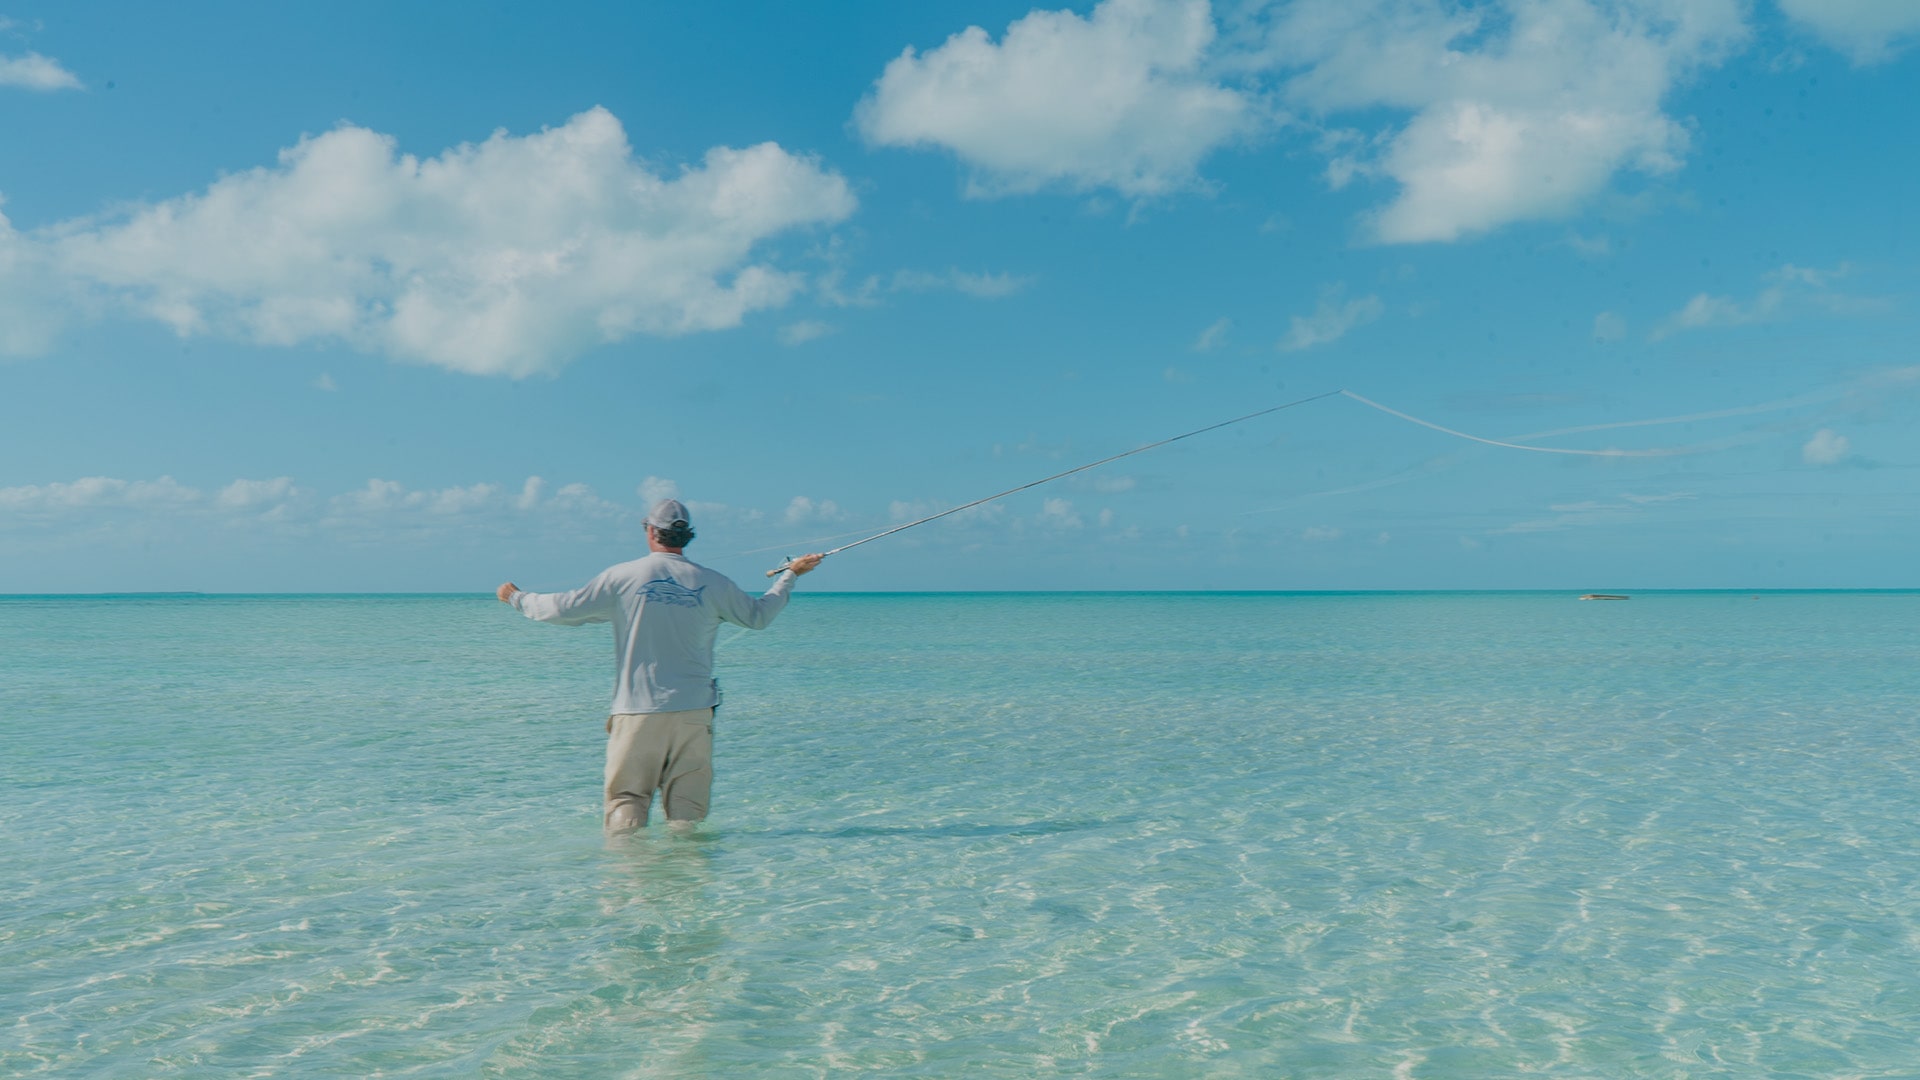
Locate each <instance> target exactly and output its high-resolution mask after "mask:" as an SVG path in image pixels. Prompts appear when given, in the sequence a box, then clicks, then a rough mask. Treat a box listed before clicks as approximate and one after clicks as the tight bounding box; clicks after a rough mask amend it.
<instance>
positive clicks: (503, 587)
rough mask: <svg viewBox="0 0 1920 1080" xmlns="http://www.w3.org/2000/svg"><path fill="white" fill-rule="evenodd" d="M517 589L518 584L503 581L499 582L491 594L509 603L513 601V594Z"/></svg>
mask: <svg viewBox="0 0 1920 1080" xmlns="http://www.w3.org/2000/svg"><path fill="white" fill-rule="evenodd" d="M519 591H520V586H518V585H515V584H514V583H513V582H511V581H504V582H501V583H500V587H499V588H497V589H495V590H493V595H495V596H497V597H499V598H500V602H501V603H503V604H511V603H513V594H514V593H517V592H519Z"/></svg>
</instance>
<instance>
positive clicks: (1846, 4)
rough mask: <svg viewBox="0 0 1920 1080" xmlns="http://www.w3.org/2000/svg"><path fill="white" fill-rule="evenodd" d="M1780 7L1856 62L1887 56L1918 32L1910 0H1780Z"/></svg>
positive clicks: (1918, 11)
mask: <svg viewBox="0 0 1920 1080" xmlns="http://www.w3.org/2000/svg"><path fill="white" fill-rule="evenodd" d="M1780 10H1781V11H1784V12H1786V13H1787V14H1788V15H1789V16H1790V17H1792V18H1793V19H1794V20H1795V21H1796V22H1799V23H1800V24H1802V25H1804V26H1806V27H1807V28H1808V29H1810V30H1812V31H1813V32H1814V34H1815V35H1816V36H1818V37H1819V38H1820V39H1821V40H1822V41H1825V42H1826V43H1827V44H1829V45H1831V46H1833V47H1834V48H1836V49H1839V50H1840V51H1841V52H1844V53H1846V54H1847V55H1848V56H1850V57H1852V58H1853V61H1854V63H1856V64H1878V63H1881V62H1884V61H1887V60H1891V59H1892V58H1893V56H1894V54H1896V53H1898V52H1899V51H1900V49H1901V48H1902V47H1903V46H1905V45H1907V44H1909V43H1911V42H1912V40H1913V39H1914V38H1915V37H1917V36H1920V4H1916V3H1914V2H1913V0H1780Z"/></svg>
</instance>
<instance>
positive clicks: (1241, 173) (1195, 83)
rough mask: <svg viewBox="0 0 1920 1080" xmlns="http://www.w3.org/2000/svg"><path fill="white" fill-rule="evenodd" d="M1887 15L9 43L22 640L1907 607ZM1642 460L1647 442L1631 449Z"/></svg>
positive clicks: (538, 14)
mask: <svg viewBox="0 0 1920 1080" xmlns="http://www.w3.org/2000/svg"><path fill="white" fill-rule="evenodd" d="M1916 101H1920V8H1916V7H1915V6H1914V5H1913V4H1912V3H1910V2H1906V0H1845V2H1840V0H1763V2H1758V3H1739V2H1734V0H1697V2H1664V3H1654V2H1650V0H1646V2H1640V0H1542V2H1525V3H1522V2H1511V3H1488V4H1455V3H1433V2H1426V0H1382V2H1358V3H1356V2H1349V0H1341V2H1333V0H1305V2H1294V3H1260V2H1254V0H1245V2H1231V0H1221V2H1219V3H1215V4H1212V5H1211V6H1210V5H1209V4H1207V3H1205V2H1200V0H1107V2H1106V3H1102V4H1077V5H1074V6H1071V7H1067V8H1052V7H1039V8H1036V7H1031V6H1029V5H1025V4H1004V3H975V4H940V5H933V4H898V3H845V4H835V5H824V6H823V5H794V4H776V3H758V4H755V3H740V4H728V5H665V4H649V5H635V4H609V5H585V4H553V5H547V6H544V7H542V8H540V9H538V10H535V9H534V8H533V7H531V6H527V5H472V4H461V5H452V4H441V5H436V4H426V3H421V4H408V5H385V4H332V5H309V6H304V7H292V6H286V5H259V4H199V5H193V6H191V7H190V8H189V9H186V10H162V9H159V8H156V7H154V6H153V5H136V4H112V3H65V4H57V5H56V4H40V5H35V4H21V3H8V4H6V5H5V6H0V199H3V200H4V201H3V202H0V214H3V215H4V223H3V224H0V392H3V393H4V400H5V403H6V415H7V419H6V422H5V423H4V424H0V592H86V591H134V590H153V591H171V590H204V591H361V590H368V591H387V590H398V591H416V590H417V591H475V592H480V591H486V590H489V589H490V588H491V587H492V586H493V584H495V583H496V582H498V581H500V580H503V579H506V578H512V579H514V580H516V581H518V582H519V583H520V584H521V585H523V586H525V587H529V588H536V589H541V588H559V587H564V586H568V585H571V584H575V583H577V582H579V581H580V580H583V579H585V578H586V577H587V576H589V575H591V574H592V573H594V572H596V571H597V570H599V569H600V568H601V567H602V566H604V565H606V564H609V563H612V562H615V561H619V560H621V559H624V558H628V557H631V556H632V555H633V554H635V553H636V552H637V551H639V550H641V548H642V547H643V542H644V541H643V533H642V531H641V528H640V518H641V517H642V515H643V514H644V511H645V508H646V505H647V503H648V501H649V500H650V499H651V498H652V497H655V496H658V495H660V494H676V495H678V496H679V497H680V498H682V499H684V500H686V501H687V502H689V503H690V504H691V505H692V506H693V507H694V510H695V514H696V525H697V526H698V527H699V530H700V537H699V539H698V540H697V541H696V544H695V546H694V548H693V549H691V551H690V554H693V555H694V556H696V557H698V558H700V559H702V560H703V561H706V562H709V563H711V564H712V565H715V566H717V567H719V568H720V569H722V570H725V571H727V572H729V573H732V574H734V575H735V576H736V577H739V578H743V579H744V578H753V579H755V580H758V575H759V572H760V571H761V570H764V569H765V568H766V567H769V566H772V565H774V564H775V563H776V562H777V561H778V556H779V555H780V554H782V553H784V552H787V551H792V552H795V553H797V552H800V551H803V550H809V549H820V548H824V547H830V546H833V545H834V544H836V543H843V542H845V541H846V540H851V539H857V538H858V537H860V536H863V535H867V534H870V533H873V532H877V531H880V530H882V529H885V528H888V527H890V526H892V525H894V524H897V523H900V522H902V521H905V520H910V519H912V518H915V517H919V516H922V515H924V514H927V513H931V512H933V511H935V510H938V509H942V508H944V507H947V506H951V505H954V504H958V503H962V502H966V501H968V500H971V499H975V498H978V497H981V496H983V495H987V494H990V493H992V492H995V491H999V490H1003V489H1006V488H1010V487H1013V486H1015V485H1017V484H1021V483H1025V482H1026V481H1029V480H1033V479H1036V478H1038V477H1041V476H1045V475H1048V474H1051V473H1054V472H1058V471H1060V470H1063V469H1067V468H1070V467H1072V466H1074V465H1077V464H1081V463H1083V462H1086V461H1091V460H1094V459H1097V458H1101V457H1104V456H1106V455H1109V454H1113V453H1117V452H1119V451H1122V450H1125V449H1128V448H1130V447H1133V446H1137V445H1140V444H1143V443H1147V442H1151V441H1153V440H1157V439H1161V438H1164V437H1166V436H1169V435H1173V434H1177V433H1179V432H1182V431H1186V430H1189V429H1192V428H1197V427H1200V426H1202V425H1205V424H1210V423H1214V422H1216V421H1219V420H1223V419H1226V418H1228V417H1232V416H1238V415H1241V414H1243V413H1247V412H1251V411H1253V410H1255V409H1259V408H1264V407H1267V406H1271V405H1277V404H1281V403H1283V402H1286V401H1290V400H1295V399H1299V398H1304V397H1308V396H1311V395H1316V394H1322V393H1326V392H1328V391H1332V390H1338V389H1343V388H1344V389H1347V390H1350V391H1352V392H1353V393H1355V394H1358V395H1361V396H1362V397H1365V398H1367V399H1370V400H1372V401H1375V402H1378V403H1380V404H1382V405H1385V406H1389V407H1391V408H1393V409H1396V410H1399V411H1400V412H1403V413H1406V414H1408V415H1410V416H1414V417H1418V418H1421V419H1424V420H1427V421H1429V422H1431V423H1433V424H1437V425H1440V426H1442V427H1445V428H1449V429H1452V430H1454V431H1457V432H1463V433H1468V434H1472V435H1476V436H1480V437H1484V438H1489V439H1494V440H1499V441H1505V442H1515V443H1520V444H1524V445H1531V446H1537V447H1542V448H1555V449H1572V450H1589V451H1592V450H1626V451H1635V453H1632V454H1610V455H1596V454H1566V453H1544V452H1533V451H1526V450H1516V449H1510V448H1504V447H1496V446H1490V445H1486V444H1483V443H1475V442H1470V441H1467V440H1465V439H1461V438H1457V437H1455V436H1453V435H1449V434H1446V433H1443V432H1440V431H1436V430H1433V429H1431V428H1427V427H1421V426H1418V425H1416V424H1414V423H1410V422H1408V421H1407V420H1405V419H1402V418H1398V417H1395V416H1391V415H1388V414H1387V413H1385V412H1381V411H1377V410H1374V409H1370V408H1368V407H1367V406H1366V405H1364V404H1362V403H1360V402H1358V401H1356V400H1354V399H1352V398H1347V397H1334V398H1328V399H1325V400H1321V401H1316V402H1313V403H1310V404H1307V405H1302V406H1299V407H1297V408H1294V409H1290V410H1287V411H1285V412H1281V413H1277V414H1275V415H1272V416H1268V417H1263V418H1260V419H1257V420H1252V421H1249V422H1247V423H1245V424H1241V425H1237V426H1235V427H1231V428H1227V429H1224V430H1222V431H1219V432H1214V433H1211V434H1208V435H1204V436H1200V437H1198V438H1195V439H1191V440H1186V441H1183V442H1180V443H1177V444H1175V445H1173V446H1169V447H1166V448H1163V449H1159V450H1155V451H1152V452H1150V453H1146V454H1142V455H1139V456H1137V457H1131V458H1128V459H1126V460H1125V461H1121V462H1117V463H1114V464H1113V465H1110V466H1106V467H1103V468H1102V469H1099V470H1095V471H1091V472H1088V473H1085V474H1080V475H1078V476H1075V477H1072V478H1070V479H1067V480H1063V481H1061V482H1059V483H1057V484H1053V485H1049V486H1046V487H1042V488H1039V489H1036V490H1034V491H1031V492H1027V493H1023V494H1021V495H1018V496H1014V497H1011V498H1009V499H1006V500H1004V501H1002V502H999V503H995V504H992V505H991V506H989V507H986V508H982V509H981V510H980V511H975V512H969V513H968V514H965V515H956V516H955V517H954V518H951V519H946V520H942V521H940V522H936V523H933V524H930V525H927V526H924V527H921V528H917V529H913V530H910V531H908V532H904V533H901V534H899V535H897V536H894V537H889V538H887V539H885V540H882V541H879V542H876V543H874V544H870V545H866V546H863V547H860V548H859V549H857V550H855V551H850V552H847V553H846V554H844V555H842V556H839V557H837V558H835V559H833V560H830V561H829V562H828V563H827V564H826V566H825V567H823V569H822V570H821V571H820V573H819V576H818V577H815V578H813V579H811V580H810V581H809V585H810V586H812V587H816V588H841V589H889V588H892V589H1033V588H1040V589H1073V588H1127V589H1139V588H1147V589H1152V588H1182V589H1185V588H1211V589H1274V588H1305V589H1316V588H1360V589H1370V588H1389V589H1391V588H1554V589H1559V588H1565V589H1578V590H1586V589H1632V588H1688V587H1706V588H1733V589H1758V588H1782V587H1913V586H1917V585H1920V579H1916V575H1915V573H1914V571H1913V569H1912V567H1913V565H1914V562H1915V560H1914V558H1913V555H1912V551H1913V549H1914V547H1915V541H1916V539H1920V471H1917V470H1920V427H1917V426H1916V425H1915V424H1914V423H1913V418H1914V415H1915V412H1916V408H1917V407H1920V355H1916V352H1917V350H1916V348H1915V345H1914V343H1915V341H1916V340H1920V339H1917V338H1916V320H1915V303H1916V299H1920V214H1917V213H1916V212H1915V210H1914V208H1913V198H1914V191H1915V188H1914V185H1913V179H1912V178H1913V177H1914V176H1915V175H1920V139H1916V138H1915V132H1916V124H1915V120H1914V118H1913V103H1914V102H1916ZM1645 421H1660V422H1658V423H1645Z"/></svg>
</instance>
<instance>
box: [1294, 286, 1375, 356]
mask: <svg viewBox="0 0 1920 1080" xmlns="http://www.w3.org/2000/svg"><path fill="white" fill-rule="evenodd" d="M1343 292H1344V290H1343V289H1342V288H1341V287H1340V286H1334V287H1332V288H1329V289H1327V290H1325V291H1324V292H1322V293H1321V295H1320V303H1319V306H1317V307H1316V308H1314V311H1313V314H1311V315H1295V316H1294V317H1293V319H1292V321H1291V323H1290V324H1289V326H1288V328H1287V333H1286V336H1285V337H1283V338H1281V339H1280V343H1279V348H1280V350H1281V351H1282V352H1297V351H1299V350H1301V349H1310V348H1313V347H1314V346H1316V345H1328V344H1331V343H1333V342H1335V341H1338V340H1340V339H1341V338H1343V337H1345V336H1347V333H1348V332H1349V331H1351V330H1353V329H1354V328H1355V327H1358V326H1363V325H1365V324H1367V323H1370V322H1372V321H1374V320H1375V319H1378V318H1379V317H1380V316H1381V315H1383V314H1385V313H1386V310H1387V308H1386V305H1385V304H1383V303H1381V302H1380V298H1379V297H1378V296H1372V295H1368V296H1360V297H1355V298H1354V299H1352V300H1343V299H1342V294H1343Z"/></svg>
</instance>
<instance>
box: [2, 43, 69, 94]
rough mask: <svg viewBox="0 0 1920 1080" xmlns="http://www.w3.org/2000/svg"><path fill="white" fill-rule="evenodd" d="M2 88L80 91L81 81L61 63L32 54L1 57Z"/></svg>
mask: <svg viewBox="0 0 1920 1080" xmlns="http://www.w3.org/2000/svg"><path fill="white" fill-rule="evenodd" d="M0 86H13V87H18V88H20V89H22V90H39V91H48V90H78V89H80V80H79V79H78V78H77V77H75V76H74V74H73V72H71V71H68V70H67V69H66V68H65V67H62V66H61V64H60V61H58V60H55V59H53V58H51V57H46V56H41V55H40V54H39V53H36V52H30V53H28V54H27V55H25V56H0Z"/></svg>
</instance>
